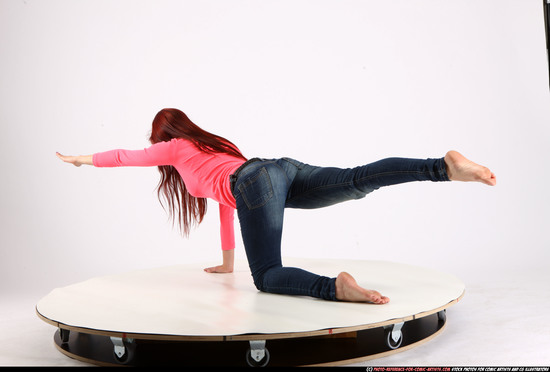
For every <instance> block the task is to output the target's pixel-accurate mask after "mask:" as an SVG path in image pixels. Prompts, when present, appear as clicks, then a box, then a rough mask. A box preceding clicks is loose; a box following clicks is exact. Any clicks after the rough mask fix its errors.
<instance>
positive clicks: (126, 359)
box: [113, 341, 136, 364]
mask: <svg viewBox="0 0 550 372" xmlns="http://www.w3.org/2000/svg"><path fill="white" fill-rule="evenodd" d="M123 345H124V346H119V345H117V346H115V347H114V349H113V358H114V359H115V361H116V362H117V363H119V364H128V363H130V362H131V361H132V360H133V359H134V355H135V353H136V343H135V342H126V341H124V342H123Z"/></svg>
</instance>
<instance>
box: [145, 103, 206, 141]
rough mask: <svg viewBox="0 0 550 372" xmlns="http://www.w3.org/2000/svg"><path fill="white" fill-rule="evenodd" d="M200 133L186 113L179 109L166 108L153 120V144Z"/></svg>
mask: <svg viewBox="0 0 550 372" xmlns="http://www.w3.org/2000/svg"><path fill="white" fill-rule="evenodd" d="M198 132H200V128H199V127H198V126H197V125H195V124H194V123H193V122H192V121H191V120H189V118H188V117H187V115H185V113H183V112H182V111H180V110H178V109H173V108H166V109H163V110H160V111H159V112H158V113H157V114H156V115H155V118H154V119H153V128H152V130H151V137H150V138H149V141H151V143H153V144H154V143H157V142H164V141H170V140H171V139H172V138H181V137H189V136H192V135H193V134H196V133H198Z"/></svg>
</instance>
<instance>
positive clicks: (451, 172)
mask: <svg viewBox="0 0 550 372" xmlns="http://www.w3.org/2000/svg"><path fill="white" fill-rule="evenodd" d="M445 165H446V166H447V175H448V176H449V179H450V180H451V181H464V182H472V181H473V182H481V183H484V184H486V185H489V186H495V185H496V184H497V179H496V177H495V175H494V173H492V172H491V171H490V170H489V169H488V168H486V167H484V166H482V165H479V164H476V163H474V162H473V161H470V160H468V159H466V158H465V157H464V156H463V155H462V154H460V153H459V152H456V151H449V152H448V153H447V154H446V155H445Z"/></svg>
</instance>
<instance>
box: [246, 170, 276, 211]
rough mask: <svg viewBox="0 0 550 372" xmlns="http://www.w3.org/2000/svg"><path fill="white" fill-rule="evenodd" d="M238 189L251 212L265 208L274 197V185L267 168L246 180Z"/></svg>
mask: <svg viewBox="0 0 550 372" xmlns="http://www.w3.org/2000/svg"><path fill="white" fill-rule="evenodd" d="M238 189H239V192H240V193H241V196H242V198H243V200H244V202H245V203H246V206H247V207H248V209H249V210H252V209H256V208H260V207H262V206H264V205H265V204H266V203H267V202H268V201H269V200H270V199H271V198H272V197H273V185H272V184H271V178H270V177H269V173H268V172H267V170H266V168H265V167H262V168H260V169H259V171H258V172H257V173H254V174H252V175H250V177H248V178H247V179H245V180H244V181H243V182H242V183H241V184H240V185H239V186H238Z"/></svg>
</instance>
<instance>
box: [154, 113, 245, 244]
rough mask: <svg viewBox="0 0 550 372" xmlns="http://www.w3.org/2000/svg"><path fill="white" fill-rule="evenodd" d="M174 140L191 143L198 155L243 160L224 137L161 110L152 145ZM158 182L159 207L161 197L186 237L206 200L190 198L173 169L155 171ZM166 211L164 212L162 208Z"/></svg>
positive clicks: (183, 116) (166, 166) (235, 148)
mask: <svg viewBox="0 0 550 372" xmlns="http://www.w3.org/2000/svg"><path fill="white" fill-rule="evenodd" d="M173 138H183V139H186V140H189V141H191V142H192V143H193V144H194V145H195V146H197V148H198V149H199V150H201V151H204V152H207V153H225V154H229V155H232V156H235V157H237V158H241V159H244V160H246V158H245V157H244V156H243V155H242V154H241V152H240V151H239V149H238V148H237V146H235V145H234V144H233V143H231V142H230V141H228V140H226V139H225V138H223V137H220V136H217V135H215V134H212V133H209V132H207V131H205V130H203V129H201V128H200V127H199V126H198V125H196V124H195V123H193V122H192V121H191V120H190V119H189V118H188V117H187V115H185V114H184V113H183V112H182V111H180V110H178V109H163V110H161V111H159V112H158V113H157V115H156V116H155V118H154V120H153V128H152V130H151V137H150V138H149V141H151V143H153V144H154V143H157V142H163V141H170V140H171V139H173ZM158 169H159V172H160V181H159V184H158V187H157V193H158V197H159V200H160V203H161V205H162V206H163V207H165V205H164V203H163V202H162V199H163V198H162V197H164V199H165V200H166V202H167V204H168V210H169V213H170V217H171V219H172V221H173V222H174V223H175V221H176V215H177V220H178V224H179V227H180V230H181V232H182V233H183V234H184V235H188V234H189V230H190V228H191V225H192V224H200V223H201V222H202V220H203V218H204V215H205V214H206V207H207V203H206V199H205V198H196V197H194V196H192V195H191V194H189V192H188V191H187V187H186V186H185V183H184V182H183V179H182V178H181V176H180V175H179V173H178V171H177V170H176V168H174V167H173V166H171V165H163V166H159V167H158ZM165 209H166V208H165Z"/></svg>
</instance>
